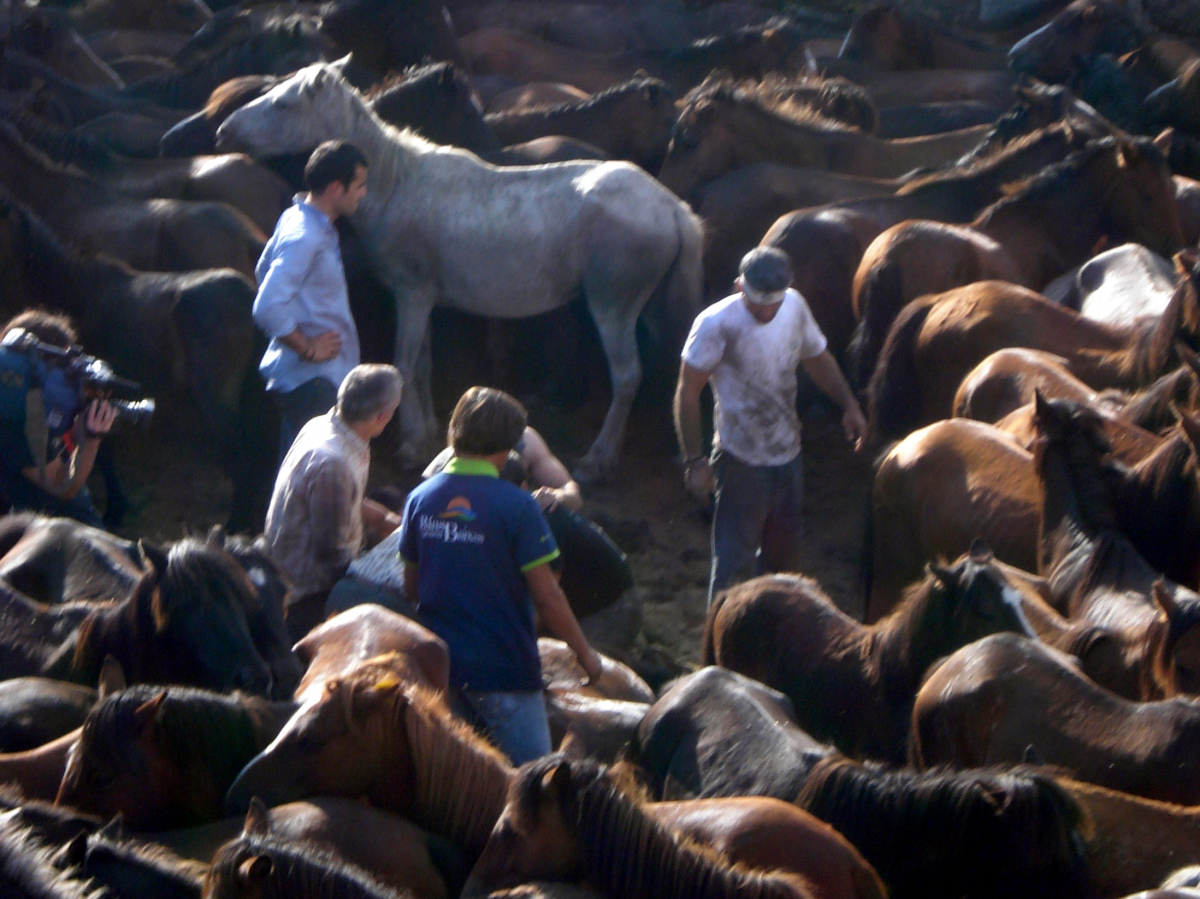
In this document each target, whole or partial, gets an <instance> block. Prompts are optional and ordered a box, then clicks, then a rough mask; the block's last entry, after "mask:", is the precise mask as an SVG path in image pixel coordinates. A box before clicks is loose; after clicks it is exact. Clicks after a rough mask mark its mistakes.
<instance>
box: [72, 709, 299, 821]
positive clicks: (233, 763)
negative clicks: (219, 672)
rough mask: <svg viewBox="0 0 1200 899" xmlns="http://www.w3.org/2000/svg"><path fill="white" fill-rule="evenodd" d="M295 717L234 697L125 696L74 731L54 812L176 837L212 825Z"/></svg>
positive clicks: (288, 710) (289, 710)
mask: <svg viewBox="0 0 1200 899" xmlns="http://www.w3.org/2000/svg"><path fill="white" fill-rule="evenodd" d="M294 709H295V704H294V703H290V702H286V703H285V702H279V703H271V702H268V701H266V700H262V699H257V698H254V697H245V696H241V695H239V694H235V695H233V696H223V695H221V694H218V693H210V692H208V691H205V690H194V689H187V688H182V689H181V688H171V689H169V690H167V689H163V688H161V687H152V686H146V685H142V686H134V687H130V688H129V689H127V690H124V691H122V692H120V693H116V694H114V695H112V696H107V697H105V698H104V699H103V700H101V701H100V702H99V703H97V705H96V707H95V708H94V709H93V710H92V711H91V713H90V714H89V715H88V718H87V721H86V722H84V725H83V731H82V733H81V735H80V737H79V744H78V746H77V747H76V748H75V749H74V750H73V751H72V753H71V759H70V762H69V763H68V764H67V770H66V771H65V772H64V774H63V779H62V786H61V787H60V788H59V791H58V798H57V802H58V803H59V804H64V805H70V806H73V807H75V808H77V809H79V810H80V811H84V812H89V813H91V814H97V815H100V816H102V817H105V818H109V817H111V816H112V815H115V814H117V813H118V812H120V813H121V815H122V816H123V818H124V820H125V822H126V823H127V824H128V825H129V826H130V827H134V828H141V829H152V828H168V827H186V826H191V825H196V824H204V823H207V822H209V821H215V820H217V819H218V818H220V817H221V816H222V813H223V809H224V804H225V792H226V790H228V789H229V785H230V784H231V783H233V780H234V778H235V777H237V774H238V772H239V771H240V770H241V769H242V767H243V766H244V765H245V764H246V763H247V762H248V761H249V760H250V759H252V758H253V757H254V755H255V753H257V752H260V751H261V750H262V749H263V747H264V746H266V745H267V744H268V743H270V742H271V740H272V739H274V737H275V735H276V733H278V731H279V729H280V728H281V727H282V726H283V725H284V723H285V722H286V721H287V719H288V718H289V717H290V715H291V713H292V711H293V710H294Z"/></svg>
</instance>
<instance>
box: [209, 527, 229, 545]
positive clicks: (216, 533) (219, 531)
mask: <svg viewBox="0 0 1200 899" xmlns="http://www.w3.org/2000/svg"><path fill="white" fill-rule="evenodd" d="M227 536H228V535H227V534H226V533H225V525H223V524H214V525H213V526H212V527H211V528H209V529H208V536H207V537H206V538H205V540H204V542H205V543H207V544H208V545H209V546H215V547H216V548H217V549H224V548H225V540H226V538H227Z"/></svg>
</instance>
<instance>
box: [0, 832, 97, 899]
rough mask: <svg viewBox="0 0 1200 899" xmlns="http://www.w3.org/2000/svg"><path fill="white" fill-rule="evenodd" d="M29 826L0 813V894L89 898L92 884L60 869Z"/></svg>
mask: <svg viewBox="0 0 1200 899" xmlns="http://www.w3.org/2000/svg"><path fill="white" fill-rule="evenodd" d="M50 856H51V853H50V850H49V849H47V848H46V847H45V846H44V845H43V844H42V841H41V840H40V839H38V836H37V834H36V833H35V832H34V831H33V830H32V829H31V828H29V827H25V826H23V825H21V824H19V823H18V822H16V821H13V820H10V819H9V815H2V816H0V893H3V894H4V895H5V896H6V897H11V899H92V897H94V896H95V895H96V893H95V891H94V889H93V888H92V884H90V883H88V882H87V881H86V880H77V879H76V878H75V876H74V873H66V872H63V871H59V870H58V869H57V868H56V867H54V864H53V862H52V861H51V857H50Z"/></svg>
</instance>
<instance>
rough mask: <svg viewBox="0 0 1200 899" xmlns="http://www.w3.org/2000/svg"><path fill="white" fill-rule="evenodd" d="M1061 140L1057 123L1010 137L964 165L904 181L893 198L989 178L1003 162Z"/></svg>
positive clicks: (944, 168) (953, 166)
mask: <svg viewBox="0 0 1200 899" xmlns="http://www.w3.org/2000/svg"><path fill="white" fill-rule="evenodd" d="M1063 137H1064V134H1063V126H1062V125H1060V124H1058V123H1055V124H1054V125H1050V126H1048V127H1046V128H1039V129H1038V130H1037V131H1031V132H1030V133H1029V134H1023V135H1021V136H1020V137H1018V138H1014V139H1013V140H1011V141H1009V142H1008V143H1006V144H1003V145H1002V146H1000V147H997V148H996V149H995V150H993V151H992V152H990V153H987V154H985V155H983V156H978V157H976V158H973V159H971V160H970V161H969V162H967V163H963V164H958V163H955V164H953V165H948V166H945V167H943V168H940V169H937V170H936V171H933V172H930V173H928V174H925V175H919V176H917V177H916V178H913V179H912V180H910V181H908V182H906V183H905V184H904V185H903V186H902V187H901V188H900V189H899V190H898V191H896V195H897V196H901V195H903V194H911V193H913V192H914V191H917V190H920V189H921V188H923V187H927V186H929V185H931V184H940V183H943V182H946V181H967V180H970V179H971V178H976V177H979V176H980V175H989V174H991V173H992V172H993V171H994V170H995V169H997V168H999V167H1000V166H1001V165H1003V164H1004V163H1007V162H1009V161H1011V160H1012V159H1013V158H1014V157H1016V156H1020V155H1022V154H1024V153H1027V152H1028V151H1030V150H1031V149H1033V148H1034V147H1037V146H1039V145H1040V144H1042V143H1047V142H1049V141H1051V140H1062V139H1063Z"/></svg>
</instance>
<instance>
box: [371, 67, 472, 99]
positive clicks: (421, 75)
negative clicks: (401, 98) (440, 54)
mask: <svg viewBox="0 0 1200 899" xmlns="http://www.w3.org/2000/svg"><path fill="white" fill-rule="evenodd" d="M447 71H452V72H454V76H455V77H456V78H458V77H461V74H460V73H459V71H458V69H457V67H456V66H455V65H454V63H452V62H450V61H449V60H442V61H441V62H426V63H416V64H415V65H411V66H409V67H408V68H406V69H404V70H403V71H400V72H396V71H392V72H388V74H387V75H386V76H385V77H384V79H383V80H382V81H379V82H377V83H376V84H373V85H371V87H370V88H368V89H367V91H366V92H365V93H364V94H363V98H364V99H365V100H367V101H368V102H370V101H372V100H375V99H376V98H378V97H381V96H382V95H384V94H387V93H389V92H391V91H393V90H395V89H396V88H401V87H404V86H406V85H407V86H412V85H413V84H414V83H416V82H421V81H424V80H426V79H429V78H438V77H441V76H442V74H443V73H445V72H447Z"/></svg>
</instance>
